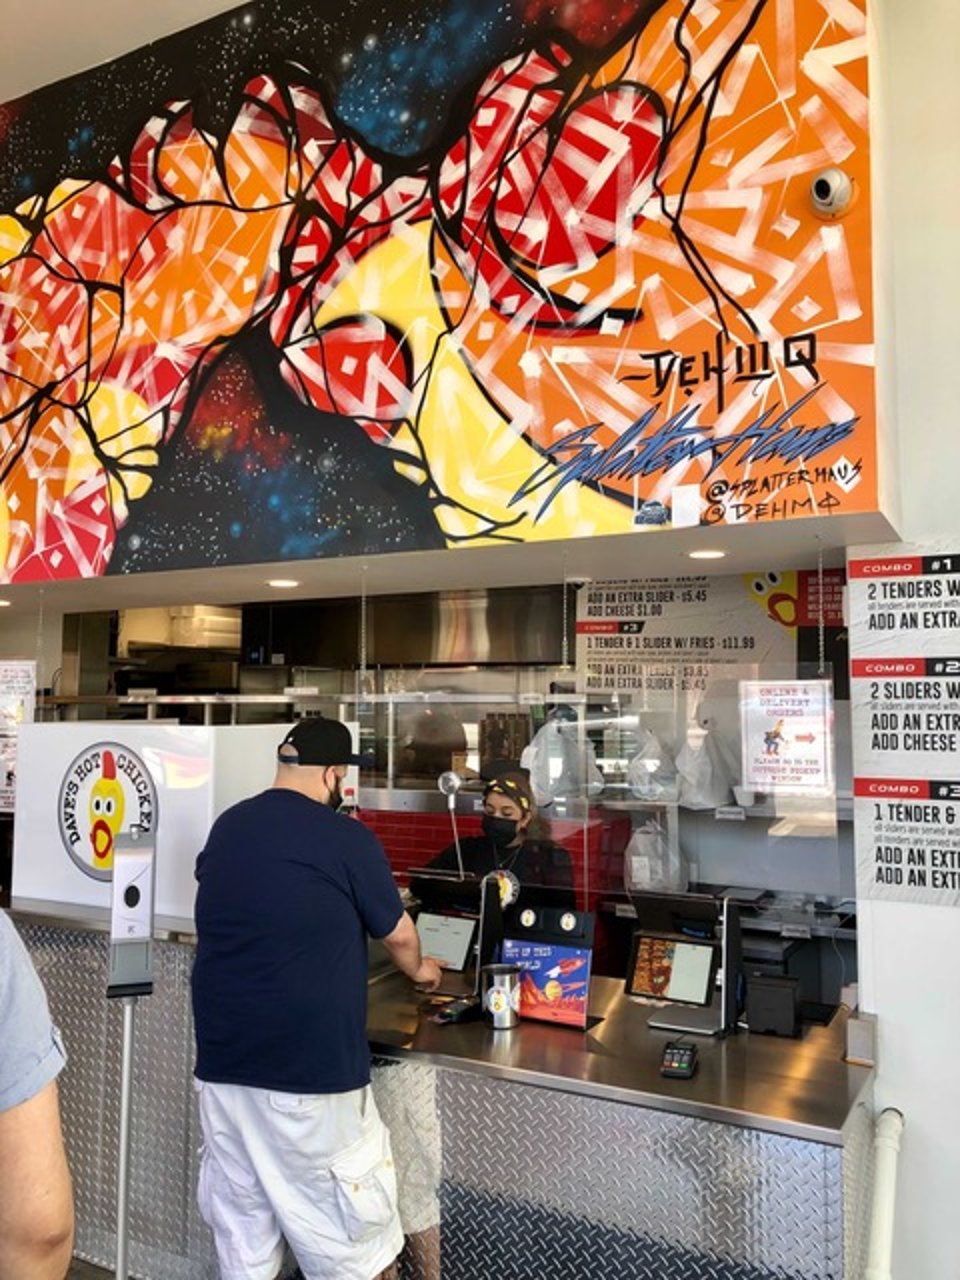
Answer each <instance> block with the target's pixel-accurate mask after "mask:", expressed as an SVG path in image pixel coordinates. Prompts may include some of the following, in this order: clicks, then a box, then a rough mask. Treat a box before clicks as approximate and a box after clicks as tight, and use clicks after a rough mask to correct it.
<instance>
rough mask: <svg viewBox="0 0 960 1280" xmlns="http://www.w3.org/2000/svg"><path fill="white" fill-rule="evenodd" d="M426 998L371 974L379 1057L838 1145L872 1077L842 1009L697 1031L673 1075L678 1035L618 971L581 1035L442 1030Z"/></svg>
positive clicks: (593, 1000)
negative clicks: (669, 1051)
mask: <svg viewBox="0 0 960 1280" xmlns="http://www.w3.org/2000/svg"><path fill="white" fill-rule="evenodd" d="M429 1000H430V998H429V997H427V996H424V995H423V994H421V993H420V992H418V991H416V990H415V989H414V988H413V986H412V985H411V984H410V982H409V981H408V980H407V979H406V978H403V977H402V976H401V975H400V974H397V973H390V974H385V975H383V976H382V977H377V978H375V979H374V981H373V982H372V984H371V987H370V993H369V1012H368V1017H367V1032H368V1035H369V1038H370V1044H371V1047H372V1048H373V1050H374V1052H375V1053H377V1054H380V1055H382V1056H384V1057H397V1058H399V1057H404V1056H406V1055H412V1056H415V1057H417V1058H420V1059H422V1060H424V1061H427V1062H431V1063H433V1064H434V1065H436V1066H441V1067H451V1068H455V1069H457V1070H460V1071H474V1072H477V1073H479V1074H482V1075H488V1076H494V1077H496V1078H498V1079H502V1080H512V1081H516V1082H518V1083H521V1084H528V1085H533V1086H536V1087H539V1088H548V1089H558V1090H561V1091H563V1092H567V1093H581V1094H588V1095H590V1096H592V1097H599V1098H606V1099H609V1100H611V1101H615V1102H621V1103H627V1104H630V1105H634V1106H642V1107H652V1108H655V1109H656V1110H660V1111H671V1112H674V1113H677V1114H680V1115H689V1116H696V1117H697V1118H699V1119H703V1120H712V1121H715V1122H717V1123H720V1124H733V1125H738V1126H739V1127H741V1128H747V1129H760V1130H763V1131H765V1132H768V1133H777V1134H782V1135H784V1136H786V1137H790V1138H800V1139H804V1140H806V1141H810V1142H822V1143H826V1144H828V1145H830V1146H840V1145H842V1136H841V1130H842V1128H843V1124H844V1121H845V1120H846V1118H847V1115H848V1114H849V1112H850V1110H851V1109H852V1107H853V1105H854V1103H855V1102H856V1100H857V1097H858V1095H859V1094H860V1092H861V1091H862V1090H863V1089H864V1088H865V1087H866V1085H867V1084H868V1083H869V1081H870V1078H871V1076H872V1071H871V1070H870V1069H869V1068H866V1067H855V1066H851V1065H848V1064H847V1063H845V1062H844V1061H843V1050H844V1040H845V1035H844V1033H845V1026H846V1017H847V1015H846V1012H845V1011H844V1010H843V1009H841V1010H839V1011H838V1013H837V1014H836V1016H835V1017H834V1019H833V1021H832V1023H831V1024H830V1026H829V1027H821V1026H814V1027H805V1028H804V1032H803V1037H802V1038H801V1039H799V1040H788V1039H783V1038H780V1037H775V1036H751V1035H750V1034H749V1033H748V1032H740V1033H738V1034H737V1035H734V1036H729V1037H727V1038H726V1039H724V1040H717V1039H715V1038H712V1037H705V1036H697V1037H694V1039H695V1040H696V1043H697V1046H698V1048H699V1051H700V1067H699V1070H698V1071H697V1074H696V1075H695V1076H694V1077H693V1078H692V1079H691V1080H670V1079H665V1078H664V1077H663V1076H661V1075H660V1073H659V1066H660V1056H661V1053H662V1051H663V1046H664V1043H665V1042H666V1041H667V1040H669V1039H671V1038H676V1036H675V1035H674V1036H672V1035H671V1033H669V1032H666V1031H651V1030H650V1028H649V1027H648V1026H647V1019H648V1018H649V1017H650V1014H651V1013H652V1012H653V1010H652V1008H651V1006H649V1005H643V1004H640V1003H638V1002H636V1001H634V1000H631V999H628V998H627V997H626V996H625V995H624V994H623V983H622V982H620V981H618V980H616V979H614V978H603V977H595V978H594V979H593V981H592V982H591V991H590V1007H589V1012H590V1016H591V1017H598V1018H600V1019H602V1021H600V1022H598V1023H597V1024H596V1025H594V1026H592V1028H591V1029H590V1030H588V1031H585V1032H584V1031H578V1030H576V1029H574V1028H570V1027H561V1026H555V1025H552V1024H549V1023H542V1022H531V1021H521V1023H520V1025H519V1026H518V1027H515V1028H513V1029H512V1030H510V1031H494V1030H492V1028H490V1027H488V1026H487V1025H486V1024H485V1023H484V1022H464V1023H452V1024H447V1025H444V1026H441V1025H438V1024H437V1023H434V1022H432V1021H430V1019H429V1016H428V1015H429V1013H430V1011H431V1006H430V1004H429Z"/></svg>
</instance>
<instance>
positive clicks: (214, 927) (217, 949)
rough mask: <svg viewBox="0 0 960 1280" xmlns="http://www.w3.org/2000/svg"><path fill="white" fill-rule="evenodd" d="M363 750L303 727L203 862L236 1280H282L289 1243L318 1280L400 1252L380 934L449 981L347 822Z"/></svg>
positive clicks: (198, 972) (208, 1044) (202, 1189)
mask: <svg viewBox="0 0 960 1280" xmlns="http://www.w3.org/2000/svg"><path fill="white" fill-rule="evenodd" d="M352 750H353V749H352V743H351V741H350V733H349V730H348V729H347V727H346V726H345V725H343V724H340V723H339V721H336V720H328V719H325V718H322V717H316V718H312V719H309V720H302V721H300V722H299V723H297V724H296V725H294V726H293V728H292V729H291V730H290V732H289V733H288V734H287V735H286V737H285V738H284V740H283V742H282V743H281V744H280V747H279V751H278V763H277V776H276V778H275V780H274V784H273V786H272V787H271V788H270V789H269V790H267V791H264V792H263V793H262V794H261V795H258V796H254V797H252V798H251V799H249V800H244V801H241V803H240V804H237V805H234V806H233V807H232V808H231V809H228V810H227V811H226V812H225V813H223V814H221V816H220V817H219V818H218V819H217V821H216V822H215V823H214V825H213V828H212V830H211V832H210V835H209V838H208V840H207V843H206V846H205V848H204V849H203V852H202V853H201V854H200V856H199V858H198V859H197V870H196V875H197V882H198V889H197V904H196V921H197V955H196V961H195V964H194V970H193V1013H194V1022H195V1026H196V1036H197V1066H196V1077H197V1088H198V1092H199V1097H200V1118H201V1123H202V1126H203V1132H204V1152H203V1157H202V1160H201V1168H200V1185H199V1200H200V1208H201V1212H202V1214H203V1216H204V1218H205V1220H206V1221H207V1222H208V1223H209V1224H210V1226H211V1227H212V1228H213V1231H214V1236H215V1239H216V1245H217V1253H218V1256H219V1260H220V1269H221V1275H222V1277H223V1280H274V1277H275V1276H276V1275H277V1274H278V1271H279V1269H280V1266H281V1263H282V1258H283V1237H286V1239H287V1241H288V1242H289V1244H290V1246H291V1248H292V1249H293V1251H294V1253H295V1254H296V1255H297V1261H298V1263H299V1265H300V1268H301V1270H302V1272H303V1274H304V1276H305V1277H306V1278H307V1280H334V1278H335V1280H374V1277H376V1276H378V1275H380V1274H381V1273H384V1272H387V1273H388V1274H389V1268H390V1267H391V1265H392V1263H393V1260H394V1259H395V1257H396V1256H397V1254H398V1253H399V1252H400V1248H401V1246H402V1243H403V1238H402V1233H401V1231H400V1224H399V1219H398V1218H397V1213H396V1185H395V1176H394V1173H393V1167H392V1159H391V1156H390V1146H389V1139H388V1136H387V1133H386V1130H385V1129H384V1127H383V1125H382V1123H381V1121H380V1118H379V1116H378V1115H377V1111H376V1106H375V1104H374V1101H373V1098H372V1096H371V1094H370V1088H369V1085H370V1051H369V1046H368V1044H367V1037H366V1011H367V939H368V936H369V937H374V938H380V939H382V941H383V944H384V946H385V947H386V949H387V952H388V953H389V955H390V956H391V958H392V959H393V961H394V963H395V964H396V965H397V966H398V967H399V968H400V969H401V970H402V971H403V972H404V973H405V974H407V975H408V976H409V977H410V978H412V979H413V981H414V982H416V983H417V984H418V985H421V986H424V987H426V988H433V987H436V986H437V985H438V983H439V981H440V970H439V968H438V966H437V964H436V962H435V961H434V960H432V959H430V958H429V957H426V958H425V957H423V956H421V953H420V943H419V938H418V935H417V930H416V927H415V925H414V924H413V921H412V920H411V919H410V917H409V916H408V915H407V913H406V912H405V911H404V909H403V905H402V903H401V901H400V895H399V894H398V892H397V889H396V885H395V884H394V881H393V876H392V875H391V873H390V868H389V866H388V864H387V860H386V857H385V855H384V852H383V849H382V847H381V845H380V843H379V841H378V840H377V838H376V837H375V836H374V835H373V834H372V833H371V832H370V831H368V830H367V829H366V828H365V827H364V826H362V824H361V823H359V822H356V821H354V820H352V819H350V818H347V817H345V816H343V815H340V814H338V813H337V812H336V810H337V808H338V807H339V804H340V783H341V780H342V778H343V776H344V774H345V773H346V768H347V765H348V764H351V763H355V762H357V757H355V756H354V755H353V753H352Z"/></svg>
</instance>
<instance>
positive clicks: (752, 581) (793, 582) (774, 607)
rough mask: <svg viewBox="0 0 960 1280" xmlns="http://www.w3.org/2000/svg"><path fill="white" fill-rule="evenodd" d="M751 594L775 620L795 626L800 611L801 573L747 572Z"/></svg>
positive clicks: (783, 624) (786, 625)
mask: <svg viewBox="0 0 960 1280" xmlns="http://www.w3.org/2000/svg"><path fill="white" fill-rule="evenodd" d="M745 577H746V582H747V587H748V589H749V592H750V595H751V596H752V597H753V599H754V600H755V601H756V603H757V604H758V605H759V606H760V608H761V609H763V611H764V613H766V615H767V617H768V618H770V619H771V620H772V621H773V622H779V623H780V625H781V626H782V627H795V626H796V625H797V620H798V617H799V612H800V586H799V575H798V574H797V573H796V572H795V571H793V570H790V571H788V572H786V573H772V572H771V573H756V574H746V575H745Z"/></svg>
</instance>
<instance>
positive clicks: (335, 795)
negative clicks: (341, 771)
mask: <svg viewBox="0 0 960 1280" xmlns="http://www.w3.org/2000/svg"><path fill="white" fill-rule="evenodd" d="M327 804H328V805H329V806H330V808H331V809H333V810H334V812H336V810H337V809H339V808H340V806H341V805H342V804H343V792H342V791H341V790H340V779H339V778H338V779H337V785H336V787H335V788H334V790H333V791H331V792H330V794H329V795H328V796H327Z"/></svg>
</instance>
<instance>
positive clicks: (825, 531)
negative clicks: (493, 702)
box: [0, 0, 896, 626]
mask: <svg viewBox="0 0 960 1280" xmlns="http://www.w3.org/2000/svg"><path fill="white" fill-rule="evenodd" d="M235 7H237V6H236V5H235V4H234V3H233V0H163V2H162V3H157V2H156V0H153V2H151V0H80V2H78V0H0V16H2V18H3V24H2V25H3V40H2V41H0V102H3V101H9V100H10V99H12V98H16V97H19V96H20V95H21V94H24V93H27V92H29V91H30V90H31V89H35V88H37V87H38V86H40V85H44V84H49V83H51V82H53V81H55V80H59V79H62V78H63V77H65V76H69V75H72V74H74V73H75V72H78V71H83V70H86V69H87V68H89V67H93V66H96V65H98V64H99V63H102V62H106V61H108V60H109V59H110V58H113V57H116V56H117V55H118V54H121V53H126V52H128V51H129V50H131V49H135V48H137V47H139V46H140V45H143V44H146V43H148V42H149V41H151V40H156V39H159V38H160V37H162V36H164V35H168V34H170V33H171V32H173V31H177V30H179V29H181V28H183V27H186V26H190V25H192V24H194V23H197V22H202V21H203V20H204V19H205V18H208V17H211V16H212V15H214V14H216V13H222V12H224V11H226V10H228V9H232V8H235ZM895 537H896V532H895V530H894V529H893V528H892V527H891V526H890V525H889V524H888V523H887V522H886V521H885V520H884V519H883V518H882V517H880V516H861V517H846V518H835V519H816V520H794V521H789V522H783V523H779V524H768V525H763V526H754V527H753V528H723V529H712V530H696V529H693V530H679V531H661V532H653V531H649V532H646V533H637V534H633V535H625V536H621V537H616V538H613V537H607V538H592V539H591V538H582V539H577V540H576V541H571V542H547V543H540V544H536V543H534V544H525V545H522V546H514V547H512V548H509V549H508V548H506V547H493V548H477V549H474V550H460V551H457V552H455V553H450V552H444V551H429V552H420V553H415V554H413V553H410V554H395V555H390V556H373V557H371V558H370V559H369V561H368V562H364V561H363V560H361V559H358V558H351V559H342V560H316V561H310V562H307V563H301V564H297V565H293V564H278V565H259V566H242V567H237V568H226V569H216V570H215V571H214V570H204V569H198V570H190V571H184V572H175V573H155V574H138V575H129V576H124V577H117V578H105V579H94V580H89V581H78V582H64V583H48V584H45V585H43V586H40V585H33V584H31V585H25V586H17V587H7V588H0V594H2V596H3V598H5V599H8V600H9V601H10V602H11V605H12V609H11V610H10V611H4V614H3V615H2V616H6V617H10V615H11V613H22V612H27V611H33V610H36V609H37V608H38V606H39V605H40V603H41V601H42V603H43V606H44V607H45V608H50V609H54V610H62V611H64V612H76V611H96V610H105V609H116V608H124V607H126V608H135V607H141V606H148V605H158V604H181V603H196V602H202V603H204V604H225V603H239V602H243V601H253V600H263V599H269V598H271V597H273V598H277V596H278V595H279V594H280V593H278V592H277V591H275V590H272V589H271V588H269V587H267V586H266V580H267V579H268V578H270V577H288V578H291V577H292V578H296V579H298V580H299V583H300V585H299V586H298V587H297V588H296V589H295V590H294V591H292V592H288V593H284V596H285V598H288V599H289V598H291V597H292V596H298V597H303V598H307V597H317V598H323V597H335V596H355V595H359V594H360V591H361V586H362V584H365V586H366V590H367V591H368V593H369V594H371V595H377V594H384V593H387V592H405V591H417V590H420V591H424V590H448V589H451V588H463V587H490V586H523V585H529V584H534V583H541V582H561V581H563V580H564V579H565V578H566V579H570V578H578V577H580V578H594V579H601V578H617V577H640V576H648V575H666V576H676V575H679V574H686V573H702V572H712V573H739V572H743V573H749V572H751V571H753V570H755V569H760V568H764V569H766V568H770V569H775V568H809V567H812V566H813V565H815V564H816V559H817V553H818V551H820V550H822V551H823V552H824V553H825V559H826V563H827V564H828V565H829V564H833V565H835V564H840V563H842V559H843V555H842V550H841V548H843V547H844V546H850V545H855V544H857V543H866V542H883V541H888V540H890V539H891V538H895ZM700 546H710V547H717V548H720V549H723V550H725V551H726V552H727V555H726V558H725V559H723V560H719V561H712V562H700V561H692V560H690V559H689V558H688V553H689V552H690V551H691V550H693V549H694V548H696V547H700ZM0 626H2V621H0Z"/></svg>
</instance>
